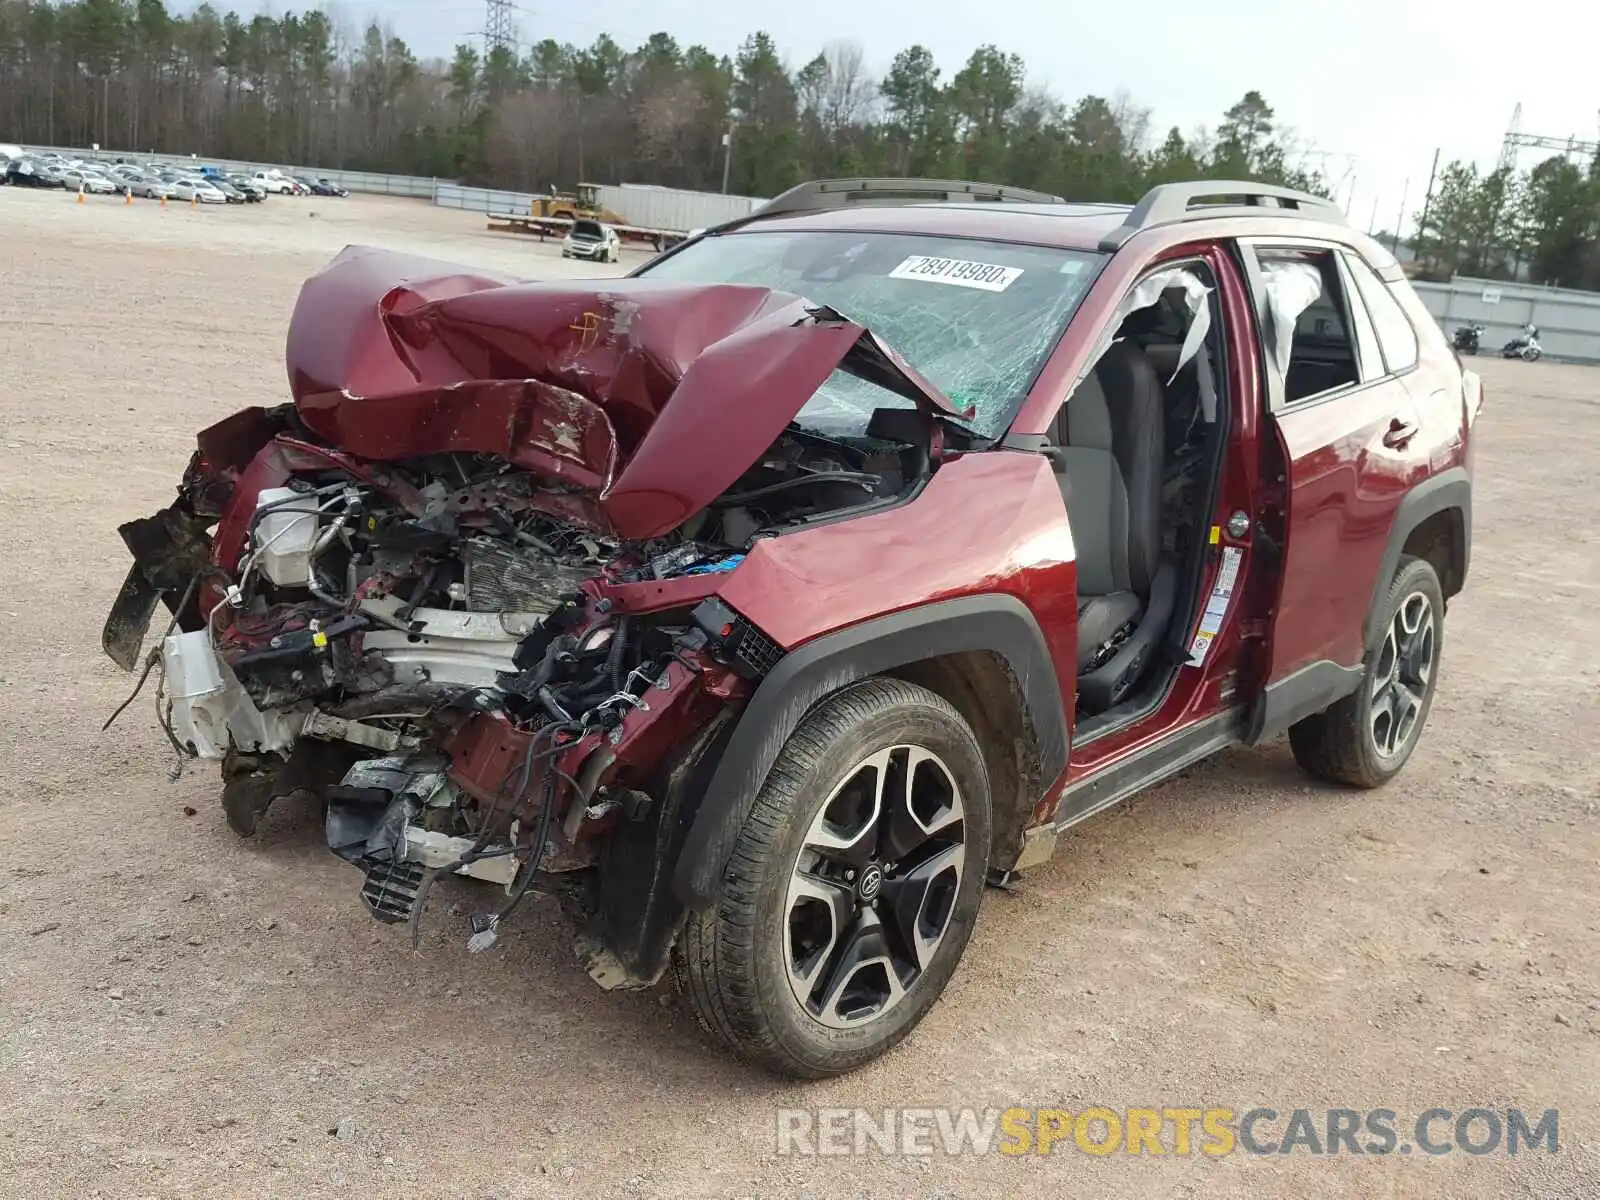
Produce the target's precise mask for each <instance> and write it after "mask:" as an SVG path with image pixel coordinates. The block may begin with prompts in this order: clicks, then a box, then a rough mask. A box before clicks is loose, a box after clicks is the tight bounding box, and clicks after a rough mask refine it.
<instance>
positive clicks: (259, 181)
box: [250, 171, 301, 196]
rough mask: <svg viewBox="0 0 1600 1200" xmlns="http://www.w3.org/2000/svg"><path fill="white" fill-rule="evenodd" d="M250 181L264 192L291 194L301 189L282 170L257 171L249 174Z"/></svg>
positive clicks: (282, 194)
mask: <svg viewBox="0 0 1600 1200" xmlns="http://www.w3.org/2000/svg"><path fill="white" fill-rule="evenodd" d="M250 182H251V183H254V184H255V185H256V186H257V187H259V188H261V189H262V190H263V191H266V192H276V193H277V194H278V195H280V196H293V195H295V194H296V193H297V192H299V191H301V187H300V185H299V184H298V183H296V182H295V181H294V180H292V179H290V178H289V177H288V176H287V175H285V174H284V173H283V172H282V171H257V172H256V173H255V174H254V175H252V176H250Z"/></svg>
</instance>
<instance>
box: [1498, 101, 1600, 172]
mask: <svg viewBox="0 0 1600 1200" xmlns="http://www.w3.org/2000/svg"><path fill="white" fill-rule="evenodd" d="M1523 148H1528V149H1533V150H1554V151H1556V152H1557V153H1558V154H1560V155H1561V156H1562V157H1564V158H1571V157H1572V156H1573V155H1577V156H1578V157H1579V158H1580V159H1581V158H1588V159H1595V158H1600V141H1594V142H1586V141H1583V140H1582V139H1580V138H1578V137H1576V136H1574V137H1564V138H1557V137H1544V136H1542V135H1540V134H1536V133H1523V132H1522V105H1520V104H1519V105H1517V107H1516V109H1515V110H1514V111H1513V112H1512V114H1511V127H1510V128H1509V129H1507V130H1506V137H1505V141H1503V142H1502V143H1501V144H1500V166H1501V167H1511V168H1513V169H1514V168H1515V167H1516V165H1517V152H1518V151H1519V150H1522V149H1523Z"/></svg>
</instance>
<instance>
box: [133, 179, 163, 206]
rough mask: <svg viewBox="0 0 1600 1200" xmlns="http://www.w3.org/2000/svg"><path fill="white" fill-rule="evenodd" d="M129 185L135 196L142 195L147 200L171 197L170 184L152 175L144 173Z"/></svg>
mask: <svg viewBox="0 0 1600 1200" xmlns="http://www.w3.org/2000/svg"><path fill="white" fill-rule="evenodd" d="M129 186H131V187H132V188H133V194H134V195H135V196H142V197H144V198H146V199H149V200H170V199H172V184H170V183H168V182H167V181H166V180H164V179H158V178H156V177H155V176H153V175H146V176H144V177H143V178H141V179H139V180H138V181H137V182H136V183H132V184H130V185H129Z"/></svg>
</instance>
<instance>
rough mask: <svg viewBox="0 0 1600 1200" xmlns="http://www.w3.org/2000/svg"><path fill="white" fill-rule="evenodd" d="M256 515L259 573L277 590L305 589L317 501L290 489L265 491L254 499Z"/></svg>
mask: <svg viewBox="0 0 1600 1200" xmlns="http://www.w3.org/2000/svg"><path fill="white" fill-rule="evenodd" d="M275 506H277V507H275ZM263 510H266V511H263ZM256 512H257V513H258V514H260V520H258V521H257V522H256V541H255V548H256V550H257V551H258V552H259V554H260V558H259V559H258V561H257V567H258V569H259V570H260V572H261V573H262V574H263V575H265V576H266V577H267V578H268V579H270V580H272V582H273V583H275V584H277V585H278V586H279V587H305V586H306V585H307V584H309V583H310V582H311V545H312V543H313V542H315V541H316V539H317V498H316V497H315V496H308V495H305V494H304V493H301V492H297V491H295V490H294V489H293V488H266V489H264V490H263V491H262V492H261V494H260V495H258V496H257V497H256Z"/></svg>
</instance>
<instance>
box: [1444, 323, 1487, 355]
mask: <svg viewBox="0 0 1600 1200" xmlns="http://www.w3.org/2000/svg"><path fill="white" fill-rule="evenodd" d="M1483 334H1484V327H1483V326H1482V325H1462V326H1460V327H1458V328H1457V329H1456V336H1455V337H1454V338H1453V339H1452V340H1451V342H1450V344H1451V345H1452V346H1454V347H1455V348H1456V349H1457V350H1459V351H1461V353H1463V354H1476V353H1477V352H1478V339H1479V338H1481V337H1482V336H1483Z"/></svg>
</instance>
